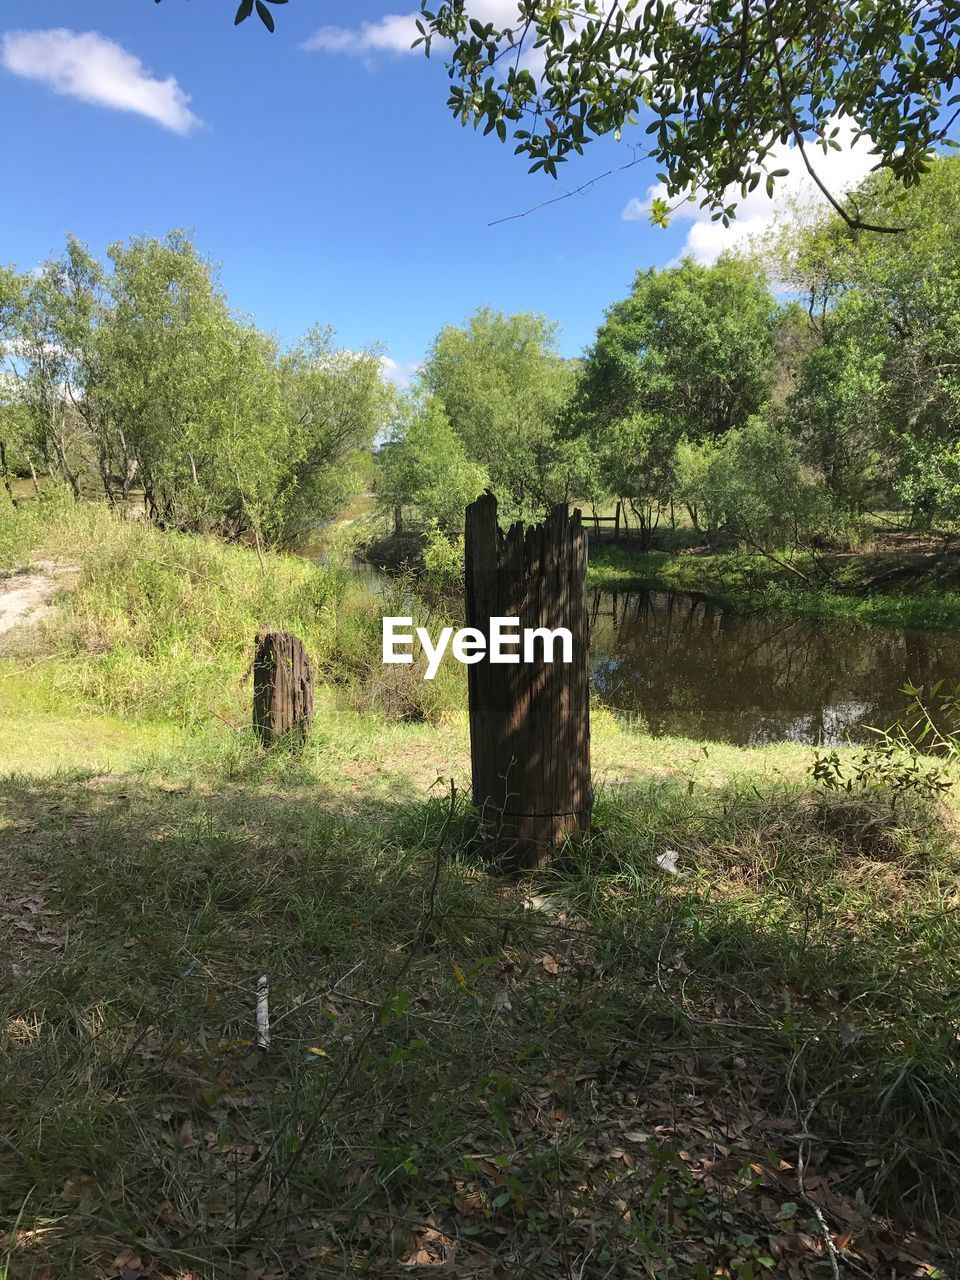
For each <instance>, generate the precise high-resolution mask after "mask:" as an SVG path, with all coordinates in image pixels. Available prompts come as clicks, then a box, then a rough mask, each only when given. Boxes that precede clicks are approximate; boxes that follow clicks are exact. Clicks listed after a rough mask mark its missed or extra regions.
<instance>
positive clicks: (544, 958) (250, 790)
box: [0, 510, 960, 1280]
mask: <svg viewBox="0 0 960 1280" xmlns="http://www.w3.org/2000/svg"><path fill="white" fill-rule="evenodd" d="M32 518H33V517H31V519H32ZM104 519H105V517H104V515H103V513H100V514H99V515H97V516H92V515H90V514H88V513H87V512H85V511H83V513H82V514H76V513H75V512H73V511H69V510H68V511H67V512H66V513H64V512H59V513H54V514H50V513H48V515H47V518H46V521H45V522H40V523H38V524H37V525H36V526H35V527H34V528H33V530H32V531H31V532H30V534H29V539H32V542H30V541H29V539H28V537H27V535H26V534H25V533H24V532H23V530H22V529H19V530H17V529H14V530H11V529H10V528H9V527H7V528H4V526H3V522H2V521H0V546H3V547H5V548H6V549H7V550H6V554H7V555H8V557H10V559H8V563H10V562H11V559H13V558H14V557H16V556H20V557H21V558H22V557H27V558H29V557H30V556H33V557H35V558H39V556H40V554H41V553H43V554H45V555H47V556H52V557H53V558H58V557H60V556H61V555H63V551H64V550H65V549H66V547H68V546H69V547H70V548H72V554H73V558H74V559H77V560H79V561H80V562H81V568H82V573H81V575H80V579H79V584H78V587H77V589H76V594H75V595H74V596H73V597H72V598H71V600H70V601H69V602H67V603H66V605H65V607H64V609H63V610H62V614H61V620H60V622H59V623H58V624H57V625H55V626H53V627H51V628H49V629H47V630H45V631H44V632H43V634H42V636H41V638H40V641H39V648H38V650H37V651H36V652H32V653H31V654H30V655H29V656H27V655H21V656H19V657H18V656H17V655H16V654H11V655H8V657H7V659H6V661H5V663H4V664H3V668H2V673H0V674H2V677H3V678H2V679H0V774H2V777H0V801H2V809H0V815H2V816H0V1277H3V1280H14V1278H16V1280H19V1278H20V1277H37V1278H38V1280H40V1278H42V1277H45V1276H46V1277H57V1280H59V1278H60V1277H77V1278H78V1280H80V1278H83V1280H87V1278H89V1277H103V1278H104V1280H106V1278H107V1277H116V1276H124V1277H126V1280H133V1278H135V1277H140V1276H144V1277H154V1278H156V1277H163V1278H164V1280H173V1278H174V1277H176V1278H177V1280H186V1278H187V1277H195V1278H200V1277H202V1278H203V1280H207V1278H208V1277H210V1278H211V1280H212V1278H214V1277H233V1276H239V1277H248V1276H251V1275H253V1276H258V1277H260V1278H261V1280H272V1278H273V1277H278V1278H279V1277H300V1276H302V1277H327V1276H329V1277H346V1276H356V1275H368V1276H377V1277H380V1276H392V1275H399V1274H406V1273H407V1272H408V1271H409V1270H411V1269H415V1268H417V1267H420V1266H422V1267H427V1266H437V1267H440V1266H442V1265H446V1267H447V1269H448V1270H450V1271H452V1272H453V1273H454V1274H457V1275H462V1276H484V1277H486V1276H491V1277H492V1276H495V1275H498V1274H509V1275H511V1276H518V1277H536V1278H539V1277H552V1276H557V1277H561V1276H562V1277H569V1276H571V1275H574V1276H579V1277H583V1280H601V1278H604V1277H617V1276H622V1277H634V1276H643V1275H651V1276H664V1277H675V1278H676V1280H701V1278H704V1280H709V1278H710V1277H715V1276H717V1275H726V1276H730V1277H740V1280H750V1278H751V1277H753V1278H755V1277H757V1276H760V1275H764V1274H769V1275H778V1276H779V1275H783V1276H786V1277H812V1278H815V1277H821V1276H822V1277H831V1276H832V1275H833V1274H835V1273H834V1265H835V1266H836V1267H837V1268H838V1269H839V1273H840V1274H841V1275H846V1274H850V1275H856V1274H861V1275H863V1274H866V1275H870V1276H880V1275H883V1276H889V1275H903V1276H906V1275H913V1276H917V1275H927V1276H940V1277H943V1278H944V1280H945V1278H946V1277H948V1276H952V1275H955V1274H956V1272H957V1265H958V1262H960V1227H958V1218H960V1161H958V1157H957V1152H958V1151H960V1102H958V1098H960V1090H958V1083H960V1080H958V1053H957V1026H958V1017H960V1007H958V1005H960V981H958V977H960V973H958V962H957V957H958V955H960V936H958V935H960V857H958V851H957V843H956V831H955V823H956V813H955V808H954V803H955V802H954V801H953V800H952V799H951V798H950V797H948V799H947V802H946V803H940V802H937V803H934V802H929V803H928V802H920V801H917V800H914V799H911V798H910V797H909V796H906V797H900V798H899V799H898V800H897V802H896V804H894V803H893V801H892V798H891V797H890V796H888V795H886V794H884V793H883V792H880V791H871V790H868V791H867V792H865V793H864V794H862V795H856V796H848V795H839V796H838V795H832V794H822V793H820V792H819V791H817V790H816V789H814V788H813V787H812V785H811V783H810V780H809V777H808V772H807V771H808V769H809V766H810V763H811V758H812V752H811V751H810V750H809V749H805V748H802V747H798V746H789V745H785V746H779V747H765V748H756V749H752V750H741V749H737V748H734V747H730V746H725V745H723V744H704V743H694V742H689V741H683V740H680V739H658V740H654V739H651V738H649V737H646V736H645V735H644V734H642V733H639V732H634V731H632V730H631V729H629V728H628V727H625V726H624V725H622V724H619V723H617V722H616V721H615V720H614V719H613V717H612V716H610V714H609V713H607V712H604V711H603V710H602V709H597V711H596V714H595V715H594V723H593V730H594V731H593V744H594V766H595V776H596V778H597V780H598V783H599V794H598V801H597V809H596V820H597V821H596V830H595V832H594V833H593V834H592V835H591V836H590V837H585V838H584V839H583V840H581V841H580V842H579V843H577V844H576V845H575V846H571V847H570V848H569V849H568V850H567V851H566V853H565V856H564V857H562V858H561V859H560V860H558V862H557V864H556V865H555V866H554V868H553V869H552V870H551V871H549V872H543V873H539V874H538V875H536V876H534V877H529V878H527V879H523V880H510V881H507V880H501V879H495V878H493V877H491V876H490V875H489V874H488V872H487V871H486V870H485V869H484V868H483V867H482V866H480V865H478V864H477V863H476V861H475V860H474V858H473V856H472V854H471V850H470V845H469V836H470V830H471V815H470V813H469V810H468V807H467V806H466V805H465V804H464V801H463V798H462V797H463V792H464V787H465V785H466V782H467V775H468V762H469V756H468V743H467V734H466V725H465V720H464V716H463V712H462V705H461V704H459V703H458V702H457V690H456V689H455V688H454V687H452V686H451V688H450V689H447V690H446V691H445V692H444V693H443V694H442V696H440V695H437V696H438V700H437V703H436V704H435V706H434V707H433V708H432V710H431V711H430V714H429V716H428V715H426V714H424V708H423V707H422V706H416V705H414V704H415V699H414V703H411V702H410V701H405V700H404V698H405V696H406V695H404V697H401V696H400V695H399V694H398V693H397V691H396V690H391V691H389V692H385V691H383V690H380V691H379V693H377V692H375V691H374V692H371V690H370V685H371V683H372V682H371V681H370V679H369V676H370V674H371V670H372V663H370V660H369V658H368V657H367V656H365V654H364V651H363V647H364V646H365V645H367V644H368V642H369V630H368V629H365V628H367V627H368V620H369V617H370V616H373V615H376V616H379V614H378V611H379V609H380V605H379V604H377V605H376V608H374V607H373V606H371V605H370V604H369V602H365V601H364V600H361V599H355V598H354V597H353V596H352V592H353V590H354V588H352V587H350V586H349V584H342V585H337V589H336V591H335V592H332V593H331V595H330V596H327V597H325V601H326V604H325V605H324V607H320V608H318V607H315V606H314V607H313V608H312V609H311V608H307V607H306V606H305V605H304V604H303V600H304V594H303V592H304V584H310V583H312V582H313V577H312V575H313V573H314V570H313V569H312V567H311V566H304V565H302V564H299V563H298V562H290V563H287V562H278V563H277V564H276V565H274V562H273V561H272V560H271V561H270V562H269V564H268V569H269V571H270V574H269V576H274V570H275V577H276V582H275V583H273V584H268V585H263V584H260V583H259V579H260V578H262V577H263V575H262V574H261V572H260V569H259V565H258V563H257V560H256V557H255V556H254V555H253V554H252V553H249V552H245V551H243V550H242V549H233V550H231V551H229V552H225V551H224V552H223V558H221V551H223V549H221V548H217V547H216V546H212V545H210V544H207V543H205V542H203V541H202V540H196V541H194V540H190V539H184V540H180V539H175V538H171V537H169V535H159V534H154V533H152V532H151V531H149V530H141V529H134V531H133V532H132V533H131V532H130V530H128V529H127V528H126V527H125V526H120V527H119V529H117V528H115V527H114V526H113V524H112V523H110V522H109V519H108V518H107V523H104ZM83 521H90V524H89V530H90V536H89V538H88V540H87V541H86V542H84V540H83V538H82V537H81V534H82V530H81V529H79V527H78V523H77V522H83ZM114 539H116V540H117V542H116V543H115V542H114ZM128 539H129V541H127V540H128ZM18 540H19V541H18ZM123 549H126V551H128V552H129V553H130V554H129V555H127V556H126V558H125V556H124V555H123V554H121V551H122V550H123ZM64 558H65V557H64ZM159 560H163V561H164V562H165V563H164V565H158V563H157V562H158V561H159ZM94 561H96V563H94ZM105 563H109V564H110V566H111V571H110V573H107V572H106V571H105V570H104V569H102V564H105ZM169 566H174V567H173V568H171V567H169ZM201 566H203V574H204V577H203V579H202V580H201V579H199V578H198V577H197V575H196V573H191V572H190V568H193V569H194V570H199V569H200V568H201ZM264 601H270V602H272V603H273V607H274V608H275V609H276V613H275V615H273V616H274V618H275V621H276V622H277V624H278V625H292V621H293V620H295V621H296V623H297V625H301V624H302V625H303V626H304V628H308V627H312V628H313V630H311V631H310V632H309V634H310V636H311V644H313V645H316V646H317V648H318V649H319V651H320V654H321V656H322V662H321V663H320V664H319V665H320V669H321V671H322V672H323V674H324V676H325V677H326V678H325V681H324V684H323V687H322V689H321V691H320V696H319V699H318V715H317V725H316V731H315V734H314V736H313V738H312V739H311V741H310V743H309V744H308V746H307V749H306V750H305V751H304V752H303V754H302V755H301V756H299V757H290V756H285V755H283V754H274V755H265V754H263V753H262V752H261V751H260V750H259V749H258V748H257V747H256V745H255V744H254V742H253V741H252V736H251V735H250V734H249V732H248V730H247V727H246V715H245V713H244V708H245V702H246V699H247V698H248V697H249V694H248V692H247V690H246V689H245V687H244V686H243V685H242V683H241V679H242V668H243V653H244V650H243V647H242V642H243V640H244V638H246V637H247V636H248V632H249V628H250V624H251V622H253V621H254V620H255V619H257V618H258V616H259V611H260V609H261V607H262V605H263V602H264ZM131 602H133V603H134V604H135V605H136V608H137V609H138V610H139V611H140V612H139V613H138V614H137V615H136V616H135V619H134V621H133V622H130V620H129V617H126V618H125V615H124V612H123V610H124V608H125V607H129V605H130V604H131ZM188 605H189V606H190V612H191V616H190V617H189V618H187V619H184V618H182V617H181V616H180V615H181V613H182V612H183V611H184V610H185V609H186V608H187V606H188ZM296 609H299V610H300V612H296V611H295V610H296ZM324 610H326V611H324ZM165 617H166V618H167V628H164V626H163V620H164V618H165ZM168 632H169V634H168ZM172 636H179V637H180V639H181V641H183V643H182V644H181V645H180V647H179V648H178V647H176V646H175V645H174V644H173V642H172V638H171V637H172ZM97 638H99V639H97ZM247 644H248V645H249V639H247ZM104 645H106V646H107V647H106V648H105V647H103V646H104ZM118 645H119V646H120V647H121V648H122V649H123V652H124V653H125V654H126V655H127V656H126V657H125V659H124V661H122V662H121V661H119V660H118V659H117V658H116V656H115V655H114V656H113V658H112V661H113V664H114V665H113V666H112V667H111V668H110V671H111V672H112V675H113V676H114V678H115V687H114V686H111V685H110V684H109V682H108V681H107V680H106V679H105V677H104V670H105V668H104V666H103V662H104V658H105V655H107V656H110V655H113V651H114V648H115V647H117V646H118ZM191 655H193V656H192V657H191ZM217 655H221V657H222V660H223V663H224V666H223V669H224V670H225V671H226V672H227V673H228V674H229V681H227V680H226V678H225V679H224V681H223V684H224V686H225V687H224V688H223V689H218V688H217V687H216V684H215V682H214V680H213V678H212V676H211V674H210V672H212V671H215V670H217V669H218V666H217ZM365 663H366V664H367V665H365ZM91 673H96V676H94V675H92V674H91ZM151 679H152V681H153V682H154V684H155V685H156V688H154V689H153V691H152V692H151V691H150V690H151V688H152V686H151V684H150V681H151ZM230 681H235V682H236V686H235V687H234V684H232V683H230ZM135 689H144V690H146V691H147V692H146V693H145V694H144V696H143V697H142V698H141V697H132V696H131V692H132V691H133V690H135ZM171 690H172V691H173V692H171ZM190 690H194V691H195V692H196V694H197V696H199V697H201V698H202V699H204V698H208V699H211V700H213V699H216V698H220V699H222V702H218V703H216V704H215V705H217V706H222V707H223V708H224V714H223V717H222V718H221V719H217V718H216V717H215V716H207V717H206V718H203V719H202V718H201V717H200V716H197V715H191V714H189V713H188V712H189V708H187V707H186V706H185V700H186V699H187V696H188V694H189V691H190ZM77 691H79V692H77ZM111 699H117V702H116V704H115V705H116V708H117V710H113V711H111V710H109V709H108V708H109V707H110V706H111ZM147 709H149V715H148V714H145V712H146V711H147ZM121 712H122V714H121ZM28 732H29V735H30V736H29V738H28V736H27V735H28ZM25 742H26V743H27V744H28V745H27V746H25V745H24V743H25ZM74 744H76V745H74ZM451 778H452V779H453V780H454V786H455V790H454V794H453V798H452V802H451V797H450V791H449V787H450V783H449V779H451ZM668 850H672V851H674V854H675V855H676V862H677V874H676V875H669V874H666V873H665V872H664V871H663V870H661V869H660V867H659V866H658V858H660V857H662V856H663V855H664V853H666V851H668ZM261 975H263V976H265V977H266V979H267V982H268V986H269V1007H270V1014H271V1041H270V1045H269V1047H268V1048H258V1047H257V1045H256V1043H255V1040H256V1005H257V989H258V981H259V979H260V977H261Z"/></svg>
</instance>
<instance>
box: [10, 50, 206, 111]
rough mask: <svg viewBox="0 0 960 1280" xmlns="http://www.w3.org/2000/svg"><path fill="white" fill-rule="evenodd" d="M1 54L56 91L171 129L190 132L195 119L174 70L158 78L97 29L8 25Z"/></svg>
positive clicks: (14, 70) (20, 73) (28, 76)
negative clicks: (21, 28)
mask: <svg viewBox="0 0 960 1280" xmlns="http://www.w3.org/2000/svg"><path fill="white" fill-rule="evenodd" d="M0 60H2V63H3V66H4V67H5V68H6V69H7V70H8V71H10V72H12V73H13V74H14V75H16V76H23V77H24V78H25V79H27V80H39V81H41V82H42V83H43V84H46V85H49V87H50V88H51V89H53V91H54V92H55V93H62V94H66V95H67V96H68V97H71V98H79V99H80V100H81V101H82V102H92V103H95V104H96V105H98V106H101V107H112V108H114V109H115V110H117V111H133V112H136V113H137V114H138V115H142V116H146V117H147V118H148V119H149V120H153V121H155V122H156V123H157V124H159V125H162V126H163V128H165V129H170V130H172V131H173V132H174V133H189V132H190V130H191V129H193V128H194V127H195V126H196V125H198V124H199V123H200V121H199V120H198V119H197V117H196V116H195V115H194V114H193V112H192V111H191V110H190V108H189V106H188V105H187V104H188V103H189V101H190V96H189V94H186V93H184V91H183V90H182V89H181V88H180V86H179V85H178V84H177V81H176V80H175V79H174V77H173V76H168V77H167V79H166V80H157V79H156V78H155V77H154V76H152V75H151V74H150V72H149V71H148V70H147V68H146V67H144V65H143V63H142V62H141V61H140V59H139V58H137V57H135V56H134V55H133V54H132V53H128V52H127V51H126V49H124V48H122V47H121V46H120V45H118V44H116V43H115V42H114V41H113V40H108V39H107V38H106V36H102V35H99V34H98V33H97V32H96V31H83V32H77V31H68V30H67V29H66V28H64V27H58V28H56V29H53V30H49V31H8V32H7V33H6V34H5V35H4V37H3V43H2V46H0Z"/></svg>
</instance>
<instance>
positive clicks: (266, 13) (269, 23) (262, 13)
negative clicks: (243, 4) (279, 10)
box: [257, 0, 276, 32]
mask: <svg viewBox="0 0 960 1280" xmlns="http://www.w3.org/2000/svg"><path fill="white" fill-rule="evenodd" d="M257 15H258V17H259V18H260V21H261V22H262V23H263V25H264V26H265V27H266V28H267V30H268V31H270V32H272V31H275V30H276V25H275V23H274V21H273V14H272V13H271V12H270V10H269V9H268V8H267V6H266V5H265V4H264V3H263V0H257Z"/></svg>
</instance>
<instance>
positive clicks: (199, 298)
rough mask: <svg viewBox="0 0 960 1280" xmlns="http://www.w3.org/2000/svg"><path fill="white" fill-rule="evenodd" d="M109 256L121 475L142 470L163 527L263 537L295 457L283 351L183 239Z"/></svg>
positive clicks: (113, 431) (106, 349)
mask: <svg viewBox="0 0 960 1280" xmlns="http://www.w3.org/2000/svg"><path fill="white" fill-rule="evenodd" d="M108 254H109V257H110V260H111V263H112V266H113V271H112V273H111V276H110V279H109V288H110V306H109V307H108V308H107V309H106V311H105V314H104V316H103V318H102V321H101V323H100V325H99V332H98V347H99V357H100V361H99V367H100V377H99V383H98V388H97V396H98V398H99V401H100V403H99V410H98V414H99V418H100V421H101V423H102V424H103V436H102V439H103V447H104V449H105V450H106V451H107V452H108V455H109V457H110V460H111V462H112V466H113V470H114V472H115V473H116V474H119V475H121V476H129V475H130V474H131V473H132V472H134V471H135V473H136V475H137V478H138V481H139V483H140V485H141V486H142V487H143V491H144V496H145V500H146V503H147V507H148V510H149V512H150V515H151V517H152V518H153V519H154V520H156V521H157V522H158V523H160V524H163V525H166V526H170V527H173V528H177V529H187V530H194V531H201V532H217V533H220V534H223V535H224V536H226V537H232V538H236V537H239V536H240V535H241V534H244V533H246V532H247V531H248V530H250V529H254V530H259V528H260V526H261V523H262V521H263V519H264V517H265V515H266V513H267V512H268V511H272V509H273V506H274V504H275V501H276V496H277V489H278V485H279V483H280V480H281V477H282V475H283V471H284V461H283V460H284V455H285V453H286V451H287V449H288V447H289V432H288V430H287V425H286V423H285V421H284V419H283V415H282V412H281V402H280V396H279V385H278V381H277V377H276V371H275V361H276V349H275V346H274V344H273V342H272V341H271V340H270V339H268V338H266V337H265V336H264V335H262V334H260V333H258V332H257V331H256V330H255V329H254V328H253V327H252V326H251V325H249V324H248V323H245V322H243V321H241V320H239V319H237V318H236V317H235V316H233V315H232V314H231V312H230V310H229V307H228V305H227V301H226V298H225V297H224V295H223V292H222V291H221V289H220V288H219V285H218V283H217V281H216V277H215V275H214V273H213V270H212V267H211V266H210V264H209V263H207V262H206V261H204V260H203V259H202V258H201V257H200V255H199V254H198V253H197V251H196V249H195V248H194V247H193V245H192V244H191V243H190V242H189V240H187V239H186V237H185V236H184V235H183V234H182V233H180V232H173V233H171V234H170V235H169V236H168V237H167V238H166V239H165V240H163V241H159V240H152V239H146V238H140V239H134V240H132V241H130V242H129V243H128V244H115V245H112V246H111V247H110V249H109V250H108Z"/></svg>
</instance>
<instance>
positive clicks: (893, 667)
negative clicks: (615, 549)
mask: <svg viewBox="0 0 960 1280" xmlns="http://www.w3.org/2000/svg"><path fill="white" fill-rule="evenodd" d="M590 656H591V666H592V671H593V680H594V684H595V685H596V688H597V690H598V692H599V693H600V696H601V697H602V699H603V700H604V702H606V703H607V704H608V705H609V706H611V707H616V708H618V709H620V710H623V711H631V712H638V713H640V714H641V715H642V716H643V718H644V720H645V721H646V723H647V725H648V726H649V728H650V729H651V730H652V731H653V732H654V733H664V734H680V735H684V736H688V737H694V738H707V739H714V740H717V739H722V740H724V741H727V742H734V743H739V744H759V743H764V742H781V741H784V740H787V741H792V742H805V743H822V744H826V745H831V746H832V745H837V744H839V743H842V742H844V741H846V740H847V739H848V738H853V739H855V740H859V741H865V740H867V739H868V738H869V737H870V735H869V734H868V733H867V732H866V731H865V729H864V726H865V725H887V724H890V723H892V722H893V721H894V720H895V719H896V718H897V716H898V715H899V714H901V713H902V711H903V710H904V704H905V702H906V699H905V697H904V695H903V694H902V693H901V692H900V689H901V687H902V685H903V683H904V681H905V680H907V679H909V680H912V681H913V682H914V683H915V684H920V683H924V682H928V681H931V680H934V679H938V678H939V677H941V676H945V677H946V678H947V679H948V681H951V682H952V681H955V680H956V679H957V675H958V673H960V633H956V632H944V631H906V630H899V629H895V628H886V627H884V628H872V629H869V630H868V629H865V628H861V629H857V628H853V627H849V626H847V627H838V626H835V625H833V624H829V625H828V624H825V623H821V622H811V621H794V620H785V619H782V618H771V617H767V616H763V615H757V614H753V615H748V614H738V613H733V612H731V611H730V610H727V609H724V608H723V607H721V606H720V605H717V604H713V603H711V602H710V601H707V600H701V599H699V598H697V597H694V596H689V595H681V594H679V593H676V592H669V591H647V590H640V591H630V592H616V593H614V592H597V593H596V594H595V595H594V597H593V629H592V637H591V655H590Z"/></svg>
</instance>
